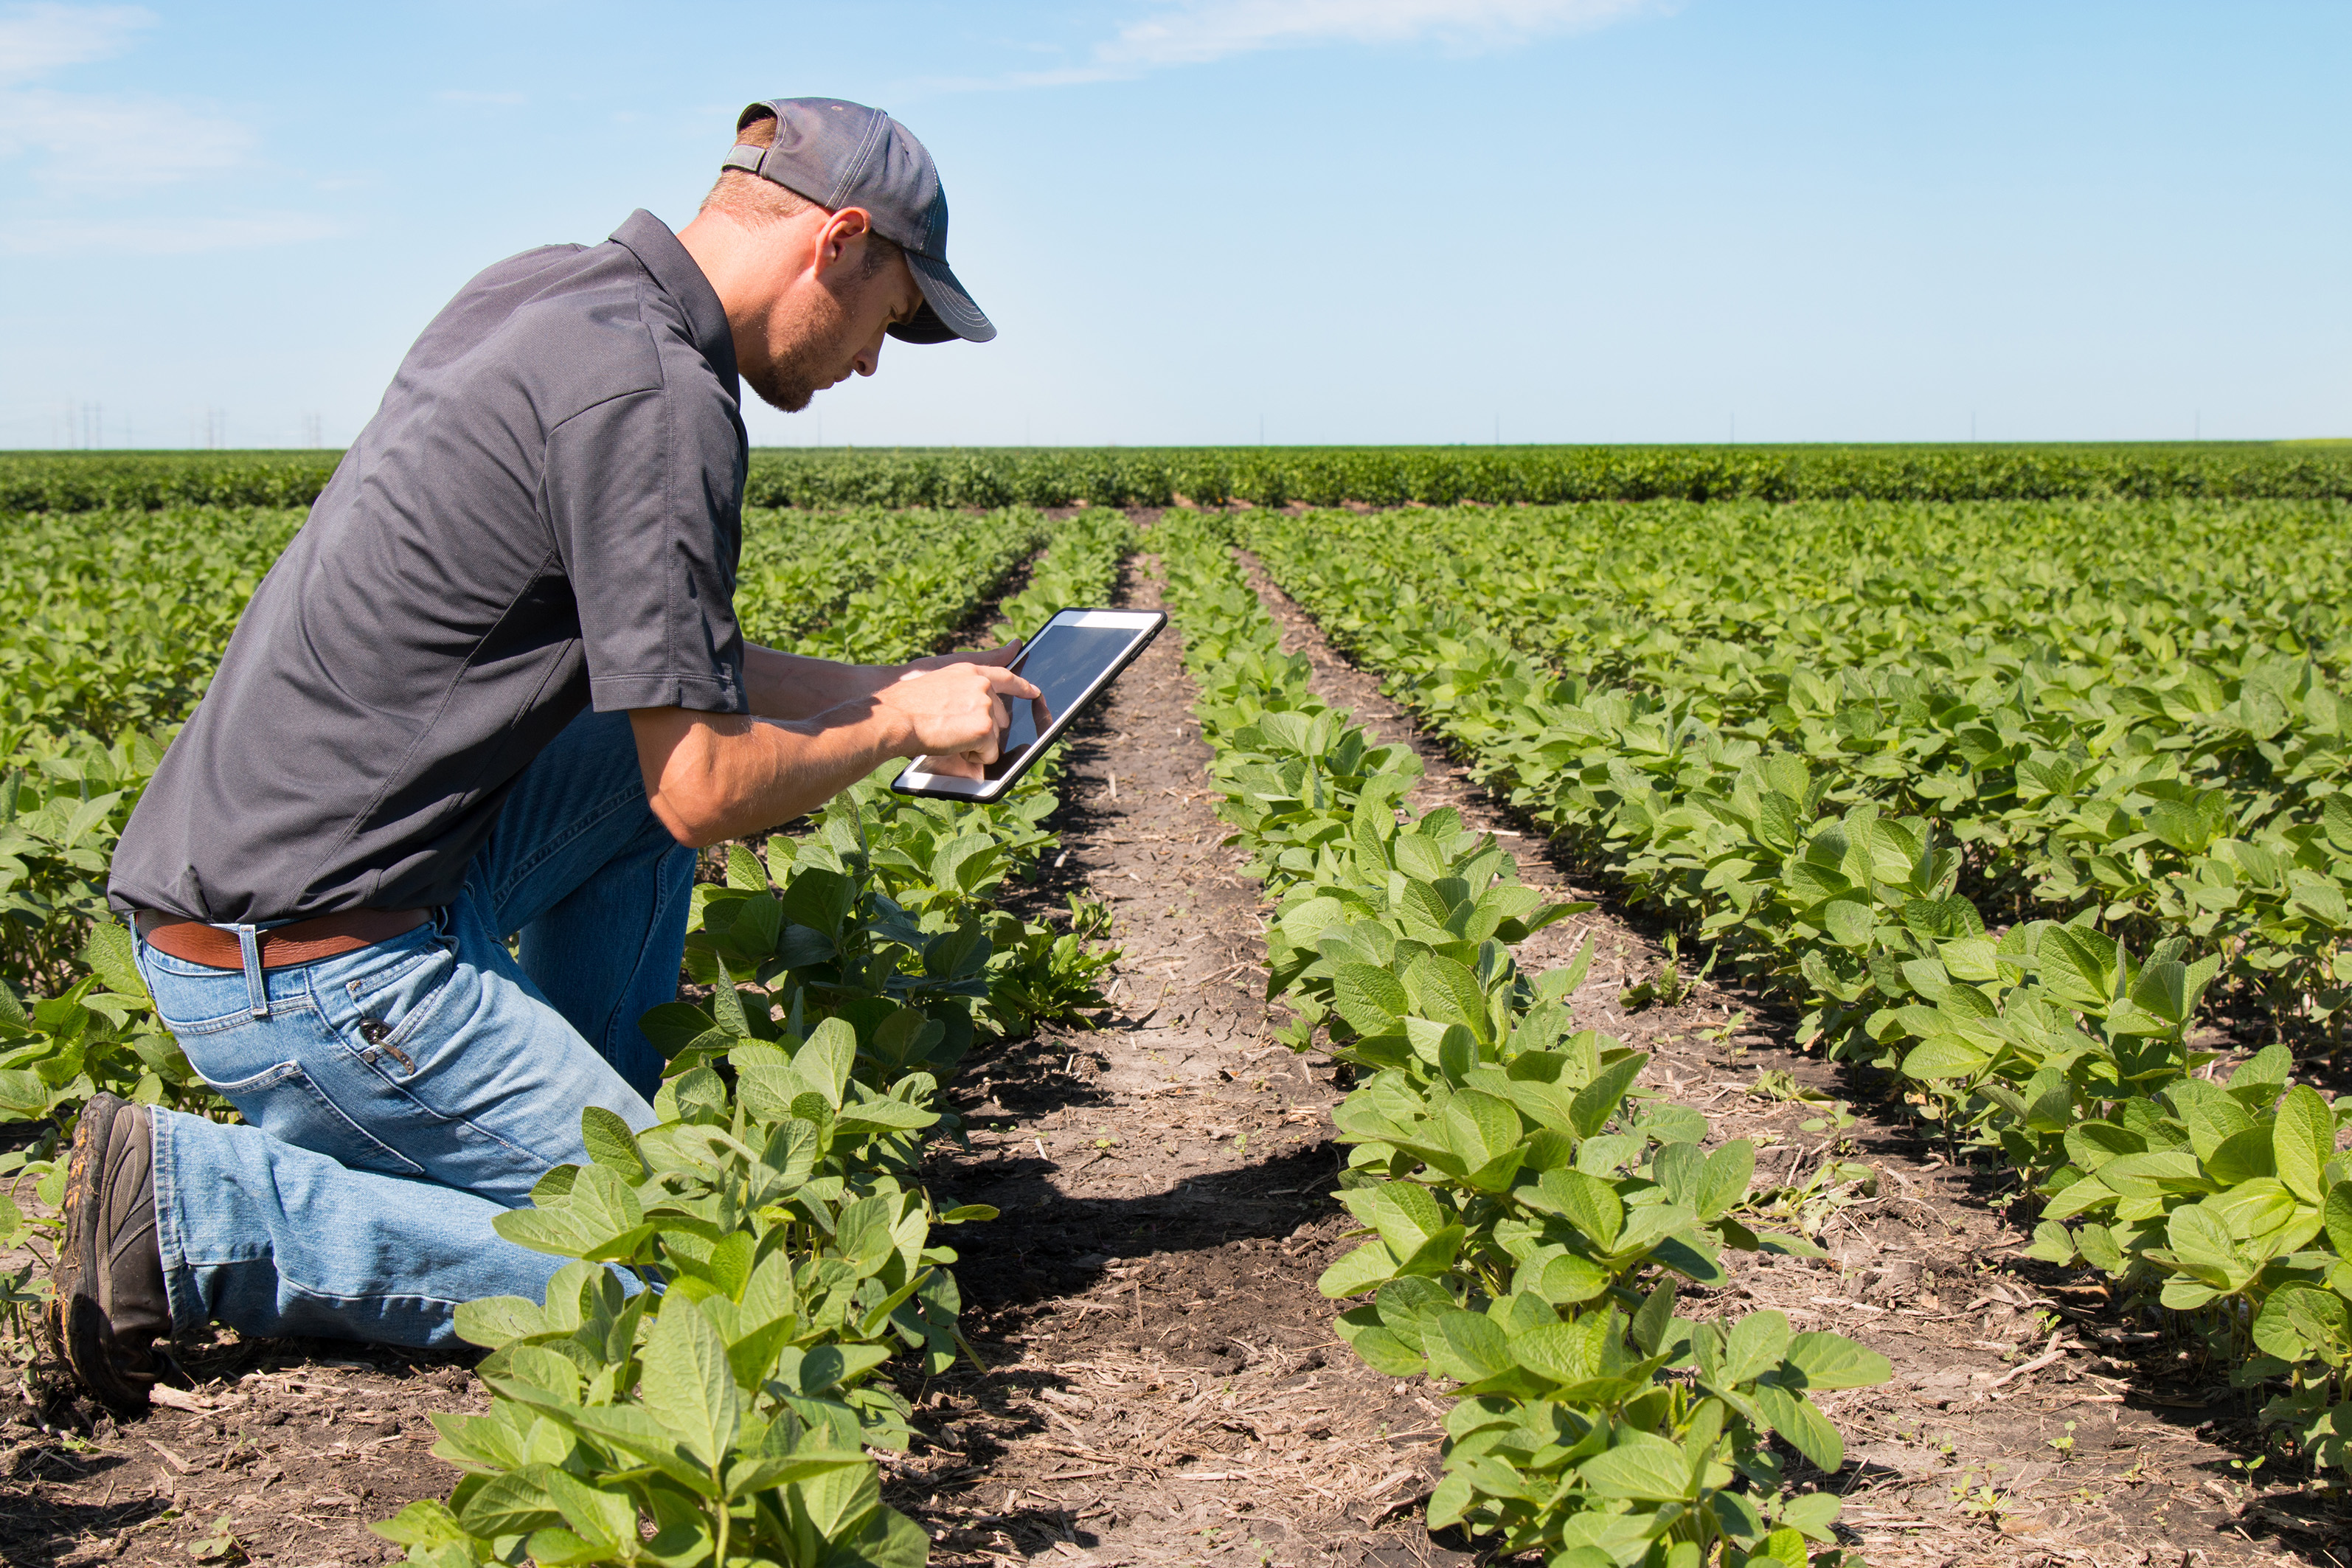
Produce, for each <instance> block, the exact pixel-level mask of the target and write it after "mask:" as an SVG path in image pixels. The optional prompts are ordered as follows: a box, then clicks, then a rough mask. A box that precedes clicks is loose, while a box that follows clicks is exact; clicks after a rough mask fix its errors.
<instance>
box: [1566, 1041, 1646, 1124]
mask: <svg viewBox="0 0 2352 1568" xmlns="http://www.w3.org/2000/svg"><path fill="white" fill-rule="evenodd" d="M1649 1061H1650V1058H1648V1057H1647V1056H1645V1055H1642V1054H1640V1053H1638V1052H1637V1053H1635V1054H1633V1055H1631V1056H1626V1057H1622V1058H1619V1059H1618V1060H1616V1061H1613V1062H1612V1063H1610V1064H1609V1065H1608V1066H1607V1067H1605V1068H1601V1070H1600V1071H1599V1072H1598V1073H1596V1074H1594V1075H1593V1079H1592V1081H1591V1083H1588V1084H1586V1085H1585V1086H1584V1087H1583V1088H1582V1089H1579V1090H1578V1091H1577V1095H1576V1100H1575V1103H1574V1105H1573V1106H1572V1107H1571V1108H1570V1112H1569V1115H1570V1121H1573V1122H1574V1124H1575V1128H1576V1132H1577V1135H1578V1136H1579V1137H1581V1138H1590V1137H1591V1136H1592V1135H1593V1134H1594V1133H1596V1132H1599V1131H1601V1129H1602V1128H1603V1127H1606V1126H1608V1125H1609V1121H1610V1118H1612V1117H1613V1116H1615V1115H1616V1114H1617V1112H1618V1110H1619V1108H1620V1107H1622V1105H1623V1104H1624V1102H1625V1091H1626V1090H1627V1089H1630V1088H1632V1087H1633V1080H1634V1079H1636V1078H1638V1077H1640V1076H1641V1073H1642V1069H1643V1068H1644V1067H1646V1066H1648V1065H1649Z"/></svg>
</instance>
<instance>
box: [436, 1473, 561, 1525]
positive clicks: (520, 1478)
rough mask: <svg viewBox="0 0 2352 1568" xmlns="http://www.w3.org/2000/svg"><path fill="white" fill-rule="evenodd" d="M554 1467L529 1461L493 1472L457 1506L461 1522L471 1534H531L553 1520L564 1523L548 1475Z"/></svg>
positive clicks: (554, 1522) (459, 1521)
mask: <svg viewBox="0 0 2352 1568" xmlns="http://www.w3.org/2000/svg"><path fill="white" fill-rule="evenodd" d="M550 1468H551V1467H550V1466H547V1465H528V1466H525V1467H524V1468H521V1469H520V1470H512V1471H509V1472H508V1473H507V1474H505V1475H503V1476H492V1477H490V1478H489V1479H488V1480H486V1481H484V1482H483V1483H482V1485H481V1486H480V1487H478V1488H477V1489H475V1491H474V1493H473V1495H472V1496H470V1497H468V1498H467V1500H466V1504H465V1506H464V1507H463V1508H461V1509H459V1510H457V1522H458V1524H459V1525H460V1526H462V1527H463V1528H464V1529H465V1530H466V1531H467V1533H468V1534H471V1535H478V1536H484V1537H495V1536H500V1535H527V1534H529V1533H530V1531H534V1530H539V1529H541V1528H543V1527H545V1526H547V1525H551V1524H561V1523H562V1521H563V1516H562V1514H561V1513H560V1512H558V1511H557V1510H556V1507H555V1500H554V1499H553V1498H552V1497H551V1496H550V1495H549V1494H548V1490H547V1484H546V1476H547V1472H548V1470H549V1469H550Z"/></svg>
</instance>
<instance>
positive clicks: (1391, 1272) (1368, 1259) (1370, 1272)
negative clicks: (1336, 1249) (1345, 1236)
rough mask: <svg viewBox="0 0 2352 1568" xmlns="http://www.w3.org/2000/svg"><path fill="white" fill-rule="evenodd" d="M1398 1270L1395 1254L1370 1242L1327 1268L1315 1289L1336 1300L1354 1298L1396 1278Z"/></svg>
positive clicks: (1380, 1244) (1316, 1282)
mask: <svg viewBox="0 0 2352 1568" xmlns="http://www.w3.org/2000/svg"><path fill="white" fill-rule="evenodd" d="M1396 1271H1397V1260H1396V1256H1395V1254H1393V1253H1391V1252H1390V1251H1389V1249H1388V1247H1386V1246H1385V1245H1384V1244H1382V1243H1381V1242H1377V1241H1368V1242H1366V1243H1365V1244H1364V1245H1363V1246H1361V1247H1358V1248H1356V1250H1355V1251H1353V1252H1350V1253H1349V1254H1348V1255H1347V1256H1346V1257H1344V1258H1340V1259H1339V1261H1338V1262H1337V1263H1334V1264H1333V1265H1331V1267H1330V1268H1326V1269H1325V1270H1324V1271H1323V1277H1322V1278H1321V1279H1318V1280H1316V1281H1315V1288H1316V1289H1318V1290H1320V1291H1322V1292H1323V1294H1324V1295H1326V1296H1328V1297H1331V1298H1333V1299H1335V1300H1336V1299H1338V1298H1339V1297H1342V1296H1354V1295H1358V1294H1360V1293H1361V1292H1363V1291H1366V1290H1369V1289H1371V1288H1372V1287H1373V1286H1375V1285H1378V1284H1380V1283H1381V1281H1382V1280H1385V1279H1391V1278H1393V1277H1394V1276H1395V1274H1396Z"/></svg>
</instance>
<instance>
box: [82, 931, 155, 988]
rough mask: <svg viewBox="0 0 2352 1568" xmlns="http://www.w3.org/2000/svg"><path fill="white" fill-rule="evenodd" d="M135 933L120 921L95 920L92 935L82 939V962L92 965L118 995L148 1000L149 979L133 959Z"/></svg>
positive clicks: (92, 968) (94, 970)
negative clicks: (145, 978) (141, 973)
mask: <svg viewBox="0 0 2352 1568" xmlns="http://www.w3.org/2000/svg"><path fill="white" fill-rule="evenodd" d="M81 961H82V962H83V963H86V964H88V965H89V967H90V970H91V972H92V973H95V974H96V975H97V976H98V977H99V979H100V980H101V981H103V982H104V983H105V985H106V988H107V989H108V990H109V991H111V992H113V993H115V994H117V995H121V996H131V997H135V998H137V999H138V1000H140V1001H142V1002H144V1001H146V1000H147V999H148V997H147V982H146V981H145V980H144V979H142V978H141V976H140V973H139V965H138V964H137V963H133V962H132V961H131V932H130V931H129V929H128V928H126V927H125V926H123V925H122V923H121V921H114V920H100V921H92V922H91V924H90V928H89V935H88V936H87V937H85V938H83V939H82V944H81Z"/></svg>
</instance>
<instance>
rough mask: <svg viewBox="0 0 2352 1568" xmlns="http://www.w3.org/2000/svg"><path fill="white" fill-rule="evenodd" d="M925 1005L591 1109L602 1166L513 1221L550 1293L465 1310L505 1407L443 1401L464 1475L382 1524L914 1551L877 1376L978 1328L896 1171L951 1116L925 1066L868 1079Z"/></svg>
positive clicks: (707, 1550) (511, 1557)
mask: <svg viewBox="0 0 2352 1568" xmlns="http://www.w3.org/2000/svg"><path fill="white" fill-rule="evenodd" d="M909 1017H911V1018H912V1019H913V1020H914V1026H915V1027H916V1028H917V1029H918V1030H919V1029H921V1028H923V1027H924V1026H927V1025H928V1022H929V1021H928V1020H926V1019H923V1018H922V1017H921V1016H920V1015H910V1014H908V1013H907V1012H905V1011H903V1010H898V1011H891V1012H887V1013H884V1014H882V1015H881V1016H880V1022H879V1024H878V1025H877V1026H876V1027H875V1028H874V1029H873V1030H871V1031H870V1032H869V1034H868V1035H867V1036H866V1037H860V1035H859V1032H858V1031H857V1029H856V1027H855V1026H853V1025H852V1024H851V1023H850V1022H848V1021H847V1019H846V1018H845V1017H835V1018H832V1019H828V1020H827V1021H826V1022H824V1023H823V1024H821V1025H818V1026H815V1027H814V1029H813V1030H812V1031H811V1033H810V1034H809V1036H808V1037H807V1038H806V1039H805V1040H803V1039H802V1038H801V1037H799V1036H797V1035H795V1034H792V1033H789V1032H777V1031H772V1030H771V1031H767V1033H768V1034H769V1035H770V1036H771V1037H769V1038H751V1037H745V1038H743V1039H740V1041H739V1042H738V1043H737V1044H735V1045H734V1046H733V1047H731V1048H730V1050H729V1051H728V1052H727V1053H726V1054H725V1056H724V1057H723V1058H721V1060H722V1061H723V1065H724V1069H725V1070H724V1072H723V1074H722V1072H721V1071H720V1070H717V1069H716V1068H714V1067H713V1066H711V1065H697V1066H694V1067H692V1068H689V1069H688V1070H687V1071H686V1072H684V1073H683V1074H681V1075H679V1076H677V1077H676V1078H673V1079H670V1080H669V1081H668V1082H667V1083H666V1084H665V1085H664V1086H663V1088H662V1091H661V1093H660V1095H659V1097H658V1098H657V1099H656V1107H655V1108H656V1113H657V1114H658V1115H659V1116H660V1117H661V1119H662V1120H661V1121H659V1123H658V1124H656V1126H654V1127H652V1128H649V1129H647V1130H646V1131H642V1132H635V1133H632V1132H631V1131H630V1130H629V1129H628V1127H627V1126H626V1125H625V1124H624V1123H623V1122H622V1121H620V1119H619V1118H617V1117H614V1116H612V1115H610V1114H609V1113H599V1112H597V1111H594V1110H591V1111H590V1112H588V1113H587V1115H586V1117H585V1118H583V1127H582V1131H583V1135H584V1137H585V1141H586V1142H587V1144H588V1148H589V1151H590V1153H591V1155H592V1156H593V1163H589V1164H586V1165H564V1166H559V1167H558V1168H556V1169H555V1170H553V1171H551V1172H550V1173H548V1175H547V1176H546V1177H544V1178H542V1180H541V1183H540V1184H539V1187H538V1189H537V1192H536V1194H534V1195H535V1197H536V1200H537V1201H536V1204H535V1205H534V1206H533V1207H531V1208H528V1209H520V1210H517V1211H515V1212H513V1213H510V1214H507V1215H500V1216H499V1219H498V1222H497V1224H498V1228H499V1234H500V1235H502V1236H504V1237H506V1238H507V1239H508V1240H509V1241H512V1242H515V1243H516V1244H518V1245H520V1246H522V1247H530V1248H531V1249H533V1250H534V1251H539V1252H545V1253H550V1254H552V1255H555V1256H557V1257H562V1258H571V1259H573V1260H574V1261H573V1262H572V1263H569V1264H567V1265H566V1266H565V1267H564V1268H562V1269H561V1270H560V1271H559V1272H558V1273H557V1275H556V1277H555V1279H554V1280H553V1281H552V1282H551V1284H550V1286H549V1288H548V1290H547V1294H546V1300H545V1301H544V1302H543V1303H533V1302H530V1301H527V1300H522V1299H520V1298H517V1297H500V1298H494V1299H492V1300H482V1301H474V1302H469V1303H467V1304H466V1305H465V1306H463V1307H461V1308H460V1309H459V1310H458V1329H459V1331H460V1332H461V1333H463V1334H464V1335H465V1336H466V1337H467V1338H468V1339H470V1340H472V1341H473V1342H476V1343H478V1344H482V1345H487V1346H490V1347H493V1353H492V1354H491V1355H490V1357H489V1358H488V1360H487V1361H485V1362H484V1363H482V1365H481V1367H480V1369H479V1374H480V1376H481V1378H482V1381H483V1383H484V1384H485V1385H486V1386H487V1387H488V1389H489V1390H490V1392H491V1394H492V1395H493V1397H492V1400H491V1404H490V1408H489V1410H488V1413H486V1414H484V1415H436V1416H435V1418H434V1420H435V1424H436V1426H438V1427H439V1428H440V1430H441V1435H442V1437H441V1441H440V1443H439V1444H437V1445H436V1447H435V1449H434V1452H435V1453H436V1455H437V1456H438V1457H439V1458H443V1459H445V1460H446V1461H447V1462H449V1463H450V1464H453V1465H455V1466H457V1468H459V1469H461V1470H464V1471H466V1472H467V1474H466V1477H465V1479H463V1480H461V1481H460V1482H459V1483H458V1484H457V1489H456V1490H455V1491H454V1492H452V1493H451V1495H450V1497H449V1500H448V1501H447V1502H446V1503H434V1502H420V1503H413V1504H411V1505H410V1506H409V1507H408V1508H407V1509H405V1510H403V1511H402V1512H401V1513H400V1514H399V1515H398V1516H396V1517H395V1518H394V1519H393V1520H392V1521H389V1522H388V1523H385V1524H383V1525H379V1526H377V1527H375V1528H376V1530H377V1532H378V1533H379V1534H382V1535H383V1536H385V1537H386V1538H387V1539H390V1540H393V1541H394V1542H400V1543H402V1544H404V1545H406V1546H407V1547H408V1548H409V1553H408V1555H409V1560H410V1561H411V1562H412V1563H418V1564H420V1565H423V1564H432V1565H433V1568H457V1565H458V1564H464V1563H489V1562H493V1561H508V1562H511V1561H515V1560H516V1554H517V1552H523V1553H527V1554H528V1555H529V1556H530V1557H531V1558H532V1559H534V1560H536V1561H538V1562H541V1563H665V1564H680V1565H686V1564H693V1563H701V1562H710V1563H715V1564H725V1563H731V1562H738V1561H742V1562H755V1561H756V1562H773V1563H792V1564H807V1565H811V1568H814V1565H817V1564H850V1563H874V1564H919V1563H922V1562H924V1561H925V1560H926V1558H927V1556H928V1550H929V1542H928V1541H927V1540H926V1538H925V1536H924V1534H923V1532H922V1531H921V1529H920V1528H919V1526H917V1525H915V1524H914V1523H913V1521H909V1520H908V1519H906V1518H905V1517H904V1516H903V1515H900V1514H898V1512H896V1511H895V1510H891V1509H888V1508H887V1507H885V1506H884V1505H883V1504H882V1501H881V1494H880V1490H879V1479H878V1476H877V1472H876V1470H875V1468H874V1465H873V1464H872V1462H871V1461H870V1460H869V1459H868V1458H866V1454H865V1452H864V1451H863V1450H864V1447H865V1446H868V1445H878V1446H881V1447H890V1448H899V1449H903V1448H904V1447H905V1446H906V1443H907V1440H908V1426H907V1424H906V1418H907V1415H908V1407H907V1405H906V1403H905V1401H904V1400H903V1398H901V1397H900V1396H899V1395H898V1394H897V1392H896V1391H895V1390H893V1389H892V1388H891V1387H890V1386H889V1385H888V1384H887V1383H886V1382H883V1381H880V1380H879V1379H878V1377H877V1373H878V1372H879V1370H880V1369H881V1368H882V1367H883V1366H884V1365H885V1363H887V1361H888V1360H889V1359H890V1357H891V1355H892V1354H893V1353H894V1352H896V1351H897V1350H898V1349H899V1348H901V1347H904V1348H906V1349H908V1350H911V1351H913V1352H918V1353H919V1354H920V1355H921V1356H922V1357H923V1359H924V1363H925V1365H926V1366H927V1368H928V1369H929V1370H930V1371H931V1372H934V1373H936V1372H939V1371H941V1370H944V1369H945V1368H946V1367H947V1366H949V1365H950V1364H951V1363H953V1361H954V1359H955V1356H956V1355H957V1353H958V1351H959V1349H960V1346H961V1341H960V1339H959V1336H958V1334H957V1331H956V1328H955V1318H956V1313H957V1310H958V1308H959V1300H958V1297H957V1294H956V1289H955V1282H954V1279H953V1278H952V1277H951V1276H950V1275H949V1274H948V1273H947V1271H946V1268H945V1266H946V1265H947V1264H949V1263H951V1262H953V1261H954V1259H955V1254H954V1252H953V1251H952V1250H951V1249H950V1248H947V1247H935V1246H931V1245H929V1232H930V1226H931V1225H932V1224H933V1223H934V1221H935V1218H937V1217H938V1216H934V1215H932V1214H931V1212H930V1210H929V1204H928V1202H927V1200H926V1199H925V1198H924V1197H923V1195H922V1194H921V1193H919V1192H918V1191H909V1190H908V1189H905V1188H903V1187H902V1186H901V1185H900V1184H899V1183H898V1180H897V1179H896V1178H895V1177H893V1176H892V1175H891V1174H889V1173H887V1171H886V1170H884V1169H883V1167H884V1166H886V1165H889V1166H903V1165H904V1164H905V1163H907V1162H906V1159H905V1151H906V1149H907V1148H908V1146H909V1144H910V1142H911V1141H912V1140H913V1139H914V1138H916V1137H918V1136H919V1134H920V1132H921V1131H922V1130H923V1129H925V1128H927V1127H929V1126H930V1125H932V1124H934V1123H935V1122H936V1121H938V1113H937V1112H936V1111H935V1110H931V1109H929V1101H930V1099H931V1097H932V1094H933V1092H934V1090H935V1087H936V1086H935V1084H934V1082H933V1080H932V1079H930V1077H929V1075H928V1074H925V1073H921V1072H910V1073H906V1074H903V1075H900V1076H897V1077H895V1078H891V1079H889V1081H888V1083H887V1089H877V1088H875V1087H874V1086H873V1085H872V1084H870V1083H869V1082H867V1081H866V1076H871V1074H872V1068H873V1067H874V1062H873V1058H872V1057H871V1056H870V1054H869V1053H870V1051H871V1050H872V1048H874V1047H876V1046H877V1043H880V1042H885V1041H887V1040H888V1039H889V1038H891V1037H895V1036H904V1035H905V1034H906V1033H907V1032H908V1030H907V1025H906V1020H907V1019H908V1018H909ZM862 1073H863V1074H865V1075H866V1076H861V1074H862ZM730 1080H731V1082H730ZM947 1217H949V1218H950V1219H957V1218H966V1217H968V1218H982V1217H986V1215H984V1214H980V1213H970V1214H966V1215H956V1216H947ZM608 1266H609V1267H608ZM648 1286H651V1287H657V1288H658V1292H659V1293H658V1295H657V1294H656V1290H655V1289H646V1288H645V1287H648ZM648 1528H649V1529H650V1534H649V1535H648V1533H647V1531H648Z"/></svg>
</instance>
